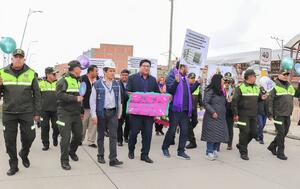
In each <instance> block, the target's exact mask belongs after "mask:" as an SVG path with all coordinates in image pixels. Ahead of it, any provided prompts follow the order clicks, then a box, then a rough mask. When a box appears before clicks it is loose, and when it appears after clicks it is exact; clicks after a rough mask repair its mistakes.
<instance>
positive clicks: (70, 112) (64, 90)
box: [56, 60, 83, 170]
mask: <svg viewBox="0 0 300 189" xmlns="http://www.w3.org/2000/svg"><path fill="white" fill-rule="evenodd" d="M68 65H69V72H68V73H67V74H66V75H65V76H64V77H62V78H61V79H60V80H59V81H58V82H57V86H56V95H57V102H58V108H57V114H58V121H57V125H58V128H59V133H60V135H61V141H60V148H61V157H60V161H61V167H62V168H63V169H64V170H70V169H71V166H70V164H69V156H70V157H71V159H72V160H73V161H78V156H77V155H76V151H77V148H78V145H79V144H80V143H81V139H82V121H81V117H82V116H83V115H82V114H83V110H82V108H81V102H82V100H83V97H82V96H80V95H79V86H80V83H79V77H80V73H81V65H80V63H79V62H78V61H77V60H73V61H71V62H70V63H69V64H68ZM71 134H72V140H71V143H70V139H71Z"/></svg>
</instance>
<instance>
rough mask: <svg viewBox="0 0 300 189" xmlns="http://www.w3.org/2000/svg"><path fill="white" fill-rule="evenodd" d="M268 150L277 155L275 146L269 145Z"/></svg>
mask: <svg viewBox="0 0 300 189" xmlns="http://www.w3.org/2000/svg"><path fill="white" fill-rule="evenodd" d="M268 150H269V151H270V152H271V153H272V154H273V155H274V156H276V155H277V151H276V147H273V146H272V145H270V146H269V147H268Z"/></svg>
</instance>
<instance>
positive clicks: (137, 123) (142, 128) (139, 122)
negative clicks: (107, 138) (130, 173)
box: [128, 115, 154, 157]
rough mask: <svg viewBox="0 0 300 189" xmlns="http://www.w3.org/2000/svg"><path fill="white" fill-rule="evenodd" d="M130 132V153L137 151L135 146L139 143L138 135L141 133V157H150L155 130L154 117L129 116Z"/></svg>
mask: <svg viewBox="0 0 300 189" xmlns="http://www.w3.org/2000/svg"><path fill="white" fill-rule="evenodd" d="M129 123H130V131H129V142H128V149H129V152H130V153H133V152H134V150H135V144H136V142H137V135H138V134H139V132H141V134H142V146H143V147H142V150H141V152H142V154H141V157H145V156H148V155H149V151H150V147H151V140H152V130H153V123H154V119H153V117H149V116H140V115H129Z"/></svg>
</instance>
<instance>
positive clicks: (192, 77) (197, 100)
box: [186, 73, 204, 149]
mask: <svg viewBox="0 0 300 189" xmlns="http://www.w3.org/2000/svg"><path fill="white" fill-rule="evenodd" d="M188 80H189V83H190V87H192V86H193V85H194V84H195V83H196V74H195V73H189V75H188ZM196 84H197V85H198V82H197V83H196ZM200 88H201V86H200V85H199V86H198V87H197V88H196V90H195V91H194V92H193V93H192V98H193V101H192V104H193V108H192V117H191V118H190V122H189V131H188V139H189V141H190V143H189V144H188V145H187V146H186V148H187V149H193V148H197V143H196V138H195V134H194V128H195V127H196V126H197V124H198V110H197V108H198V104H199V106H200V108H201V109H202V108H203V106H204V105H203V101H202V94H201V90H200Z"/></svg>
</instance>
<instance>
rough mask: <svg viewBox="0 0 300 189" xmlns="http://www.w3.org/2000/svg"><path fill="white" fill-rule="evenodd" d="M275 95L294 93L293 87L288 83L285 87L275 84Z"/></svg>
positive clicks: (292, 94)
mask: <svg viewBox="0 0 300 189" xmlns="http://www.w3.org/2000/svg"><path fill="white" fill-rule="evenodd" d="M275 91H276V96H282V95H291V96H294V95H295V92H296V91H295V89H294V87H293V86H292V85H290V86H289V87H288V88H287V89H286V88H284V87H282V86H278V85H276V86H275Z"/></svg>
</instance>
